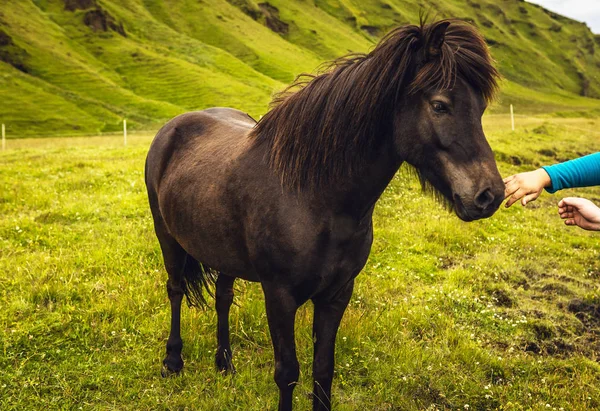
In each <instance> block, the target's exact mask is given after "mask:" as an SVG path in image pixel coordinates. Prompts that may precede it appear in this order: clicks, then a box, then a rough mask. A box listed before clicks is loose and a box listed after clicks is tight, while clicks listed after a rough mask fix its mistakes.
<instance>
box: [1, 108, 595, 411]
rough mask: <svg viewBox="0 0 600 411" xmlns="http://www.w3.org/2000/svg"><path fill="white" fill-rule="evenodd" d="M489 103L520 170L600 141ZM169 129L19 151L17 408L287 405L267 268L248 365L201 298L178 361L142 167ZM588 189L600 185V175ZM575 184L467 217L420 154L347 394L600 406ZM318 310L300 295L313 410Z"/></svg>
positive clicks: (459, 403)
mask: <svg viewBox="0 0 600 411" xmlns="http://www.w3.org/2000/svg"><path fill="white" fill-rule="evenodd" d="M484 120H485V130H486V133H487V135H488V136H489V139H490V143H491V145H492V147H493V148H494V150H495V152H496V153H497V159H498V160H499V167H500V170H501V172H502V174H503V175H507V174H509V173H513V172H517V171H521V170H530V169H531V168H533V167H536V166H538V165H540V164H545V163H550V162H553V161H559V160H562V159H565V158H572V157H574V156H577V155H581V154H585V153H588V152H592V151H598V150H599V149H600V147H599V146H598V141H599V140H598V137H599V134H598V131H597V130H598V126H599V125H600V122H599V121H598V120H594V119H583V120H582V119H556V118H555V119H544V118H539V117H538V118H518V123H517V124H518V126H519V127H518V129H517V131H516V132H514V133H513V132H510V131H506V130H507V128H508V125H509V119H508V118H507V117H506V116H497V115H492V116H486V117H485V118H484ZM150 138H151V136H149V135H147V136H142V137H136V136H132V137H131V138H130V145H129V146H128V147H127V148H123V147H121V146H120V143H121V142H120V139H119V138H114V137H110V138H109V137H98V138H81V139H70V140H67V139H62V140H61V139H47V140H43V141H41V142H40V141H33V140H24V141H14V142H12V141H10V142H9V148H10V150H7V151H5V152H2V153H0V163H1V164H2V167H0V307H2V310H1V311H0V369H2V373H0V392H1V393H2V394H1V395H0V409H3V410H11V409H15V410H21V409H41V408H50V409H55V408H61V409H72V408H79V407H82V408H83V409H119V410H124V409H131V410H134V409H184V408H185V407H189V408H190V409H199V410H207V411H208V410H214V409H220V410H264V409H274V408H275V404H276V400H277V394H276V386H275V384H274V382H273V380H272V373H273V359H272V351H271V344H270V339H269V333H268V329H267V323H266V317H265V311H264V305H263V298H262V295H261V291H260V288H259V287H258V285H256V284H250V283H246V282H243V281H238V282H237V283H236V289H237V294H236V297H235V299H236V303H237V304H238V305H236V306H234V307H233V308H232V313H231V327H232V328H231V329H232V338H233V349H234V356H235V358H234V361H235V363H236V366H237V369H238V374H237V375H236V376H235V377H234V378H231V377H224V376H220V375H218V374H217V373H216V372H215V371H214V369H213V360H212V357H213V355H214V349H215V327H216V325H215V324H216V317H215V313H214V311H213V310H209V311H208V312H202V311H199V310H190V309H187V308H185V307H184V309H183V318H184V320H183V327H182V329H183V338H184V342H185V347H184V358H185V361H186V371H185V372H184V374H183V375H182V376H181V377H180V378H172V379H161V378H160V376H159V370H160V361H161V359H162V355H163V351H164V344H165V341H166V338H167V334H168V328H167V327H168V318H169V317H168V315H169V309H168V300H167V297H166V293H165V288H164V284H165V280H166V274H165V272H164V269H163V266H162V262H161V258H160V250H159V247H158V243H157V241H156V238H155V236H154V234H153V230H152V222H151V218H150V215H149V211H148V208H147V200H146V195H145V190H144V186H143V176H142V170H143V161H144V156H145V153H146V150H147V146H148V144H149V141H150ZM17 145H19V146H17ZM40 146H41V147H40ZM17 147H20V149H16V148H17ZM516 164H518V165H516ZM561 194H564V195H568V194H570V192H565V193H561ZM577 194H579V195H583V196H587V197H588V198H592V199H594V200H595V201H597V202H598V201H600V189H598V188H589V189H582V190H579V191H577ZM558 198H560V197H559V196H550V195H547V194H544V195H542V197H541V198H540V199H539V200H538V201H537V202H535V203H532V204H531V205H530V206H529V207H528V208H526V209H524V208H521V207H520V206H515V207H513V208H511V209H509V210H500V211H498V213H497V214H496V215H495V216H494V217H492V218H491V219H487V220H484V221H479V222H474V223H469V224H467V223H463V222H460V221H459V220H458V219H457V218H456V217H455V216H453V215H450V214H448V213H447V212H445V211H444V210H442V209H441V207H440V206H439V205H437V204H435V203H434V202H433V201H432V200H431V199H429V198H424V197H423V196H422V195H421V193H420V190H419V188H418V185H417V182H416V181H414V178H412V177H409V176H408V175H407V174H406V172H404V171H401V172H400V173H399V174H398V175H397V177H396V178H394V180H393V182H392V184H391V185H390V186H389V187H388V189H387V190H386V192H385V193H384V195H383V197H382V199H381V201H380V203H379V204H378V206H377V208H376V215H375V242H374V245H373V252H372V254H371V257H370V259H369V261H368V263H367V266H366V267H365V270H364V271H363V273H361V275H360V276H359V277H358V279H357V285H356V290H355V294H354V298H353V299H352V302H351V304H350V307H349V309H348V311H347V313H346V315H345V317H344V320H343V323H342V327H341V329H340V333H339V337H338V343H337V353H336V360H337V363H336V377H335V380H334V395H335V400H334V403H335V405H336V409H338V410H357V409H367V410H398V409H402V410H423V409H430V410H433V409H465V408H464V407H465V405H466V404H468V405H469V406H470V409H475V410H484V409H504V410H521V409H522V410H525V409H527V410H528V409H534V410H542V409H544V410H546V409H548V408H547V406H546V404H549V406H550V409H555V410H559V409H561V408H562V409H565V410H575V409H576V410H594V409H598V408H599V407H600V402H599V399H600V389H599V387H600V367H599V366H598V362H597V361H598V353H599V352H600V341H599V339H598V335H599V334H598V333H599V332H600V318H599V317H598V307H600V288H599V286H598V281H599V279H600V264H599V262H600V260H599V258H598V255H599V253H600V245H599V243H598V237H597V235H594V234H592V233H586V232H584V231H582V230H578V229H569V228H567V227H565V226H564V225H563V224H562V223H561V221H560V219H559V218H558V217H557V216H556V208H555V204H556V201H557V200H558ZM594 310H596V311H595V314H594ZM311 317H312V315H311V308H310V305H307V306H305V307H304V308H303V309H302V310H300V313H299V314H298V326H297V341H298V355H299V361H300V364H301V370H302V375H301V385H300V386H299V387H298V388H297V390H296V395H297V399H296V404H297V409H299V410H304V409H309V398H308V397H307V394H308V392H309V391H310V390H311V383H310V364H311V361H312V346H311V341H312V337H311V331H310V330H311Z"/></svg>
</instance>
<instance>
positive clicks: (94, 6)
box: [65, 0, 127, 37]
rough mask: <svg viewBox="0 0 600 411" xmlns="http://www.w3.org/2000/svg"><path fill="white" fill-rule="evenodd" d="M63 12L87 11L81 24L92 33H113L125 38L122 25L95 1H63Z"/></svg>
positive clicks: (125, 34)
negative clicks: (92, 31)
mask: <svg viewBox="0 0 600 411" xmlns="http://www.w3.org/2000/svg"><path fill="white" fill-rule="evenodd" d="M65 10H68V11H76V10H88V11H87V12H85V14H84V15H83V23H84V24H85V25H86V26H88V27H89V28H91V29H92V30H94V32H98V31H100V32H107V31H109V30H110V31H114V32H115V33H119V34H120V35H121V36H123V37H127V33H125V27H123V23H121V22H119V21H117V19H115V18H114V17H113V16H112V15H111V14H110V13H109V12H108V11H107V10H105V9H103V8H102V7H101V6H100V5H99V4H98V3H97V2H96V0H65Z"/></svg>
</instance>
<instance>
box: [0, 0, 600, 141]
mask: <svg viewBox="0 0 600 411" xmlns="http://www.w3.org/2000/svg"><path fill="white" fill-rule="evenodd" d="M259 1H260V0H259ZM423 4H425V5H426V6H425V7H427V8H425V9H423V7H422V5H423ZM428 9H429V10H430V11H435V13H436V16H435V17H436V18H441V17H458V18H461V19H464V20H466V21H469V22H472V23H473V24H475V25H476V26H477V27H478V28H479V29H480V30H481V31H482V32H483V33H484V35H485V37H486V39H487V41H488V43H489V44H490V46H491V49H492V54H493V56H494V57H495V59H496V60H497V62H498V67H499V69H500V71H501V73H502V74H503V75H504V76H505V78H506V80H505V82H504V83H503V87H502V93H501V97H500V100H499V103H498V104H497V105H496V106H495V107H492V110H493V111H494V110H495V111H503V110H504V111H505V110H506V105H507V104H508V103H513V104H515V105H516V106H517V107H518V108H519V110H520V112H529V113H532V112H533V113H549V112H561V114H562V115H581V114H582V113H583V114H586V113H588V112H590V110H591V112H592V113H597V112H600V100H596V99H595V98H600V36H598V35H594V34H593V33H592V32H591V31H590V30H589V28H588V27H587V26H585V25H584V24H583V23H579V22H576V21H573V20H570V19H568V18H565V17H562V16H560V15H557V14H554V13H552V12H549V11H547V10H545V9H543V8H541V7H539V6H536V5H533V4H529V3H526V2H523V1H519V0H502V1H501V2H498V1H492V0H478V1H474V0H446V1H443V2H442V1H438V0H428V1H425V2H423V1H416V0H408V1H407V0H402V1H401V0H362V1H357V0H269V1H268V2H266V1H265V2H256V1H254V0H178V1H175V0H119V1H117V0H19V1H9V0H0V96H1V101H2V104H0V121H1V122H4V123H7V127H8V133H9V137H10V136H12V137H23V136H31V135H41V136H49V135H70V134H95V133H101V132H111V131H117V130H118V129H119V128H120V127H121V120H122V118H123V117H127V119H128V124H129V126H130V127H133V128H138V129H152V128H155V127H157V126H158V125H159V124H161V123H163V122H164V121H166V120H167V119H169V118H171V117H173V116H175V115H177V114H179V113H182V112H185V111H190V110H196V109H202V108H206V107H210V106H232V107H236V108H240V109H242V110H245V111H247V112H249V113H250V114H252V115H254V116H258V115H260V114H261V113H264V112H265V111H266V109H267V105H268V102H269V100H270V98H271V95H272V93H273V92H274V91H276V90H278V89H281V88H282V87H284V85H285V84H286V83H289V82H290V81H291V80H292V79H293V78H294V77H295V76H296V75H297V74H299V73H300V72H304V71H314V69H315V68H316V67H317V66H318V65H320V64H321V63H322V62H324V61H326V60H330V59H332V58H335V57H338V56H340V55H343V54H346V53H348V52H357V51H358V52H364V51H368V50H369V49H370V48H371V47H373V45H374V44H375V43H376V42H377V40H378V38H379V37H380V36H381V35H383V34H384V33H385V32H386V31H387V30H389V29H390V28H392V27H394V26H397V25H399V24H406V23H415V22H417V21H418V16H419V13H420V12H421V11H423V10H424V11H427V10H428ZM586 97H593V98H586ZM573 112H574V113H573Z"/></svg>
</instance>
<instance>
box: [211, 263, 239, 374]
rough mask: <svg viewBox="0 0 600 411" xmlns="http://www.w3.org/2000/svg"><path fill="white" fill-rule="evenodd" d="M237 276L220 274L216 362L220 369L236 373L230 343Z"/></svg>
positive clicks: (217, 303)
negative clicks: (234, 285)
mask: <svg viewBox="0 0 600 411" xmlns="http://www.w3.org/2000/svg"><path fill="white" fill-rule="evenodd" d="M234 281H235V277H229V276H227V275H224V274H219V277H218V278H217V286H216V291H215V307H216V309H217V353H216V355H215V363H216V365H217V369H218V370H219V371H225V372H226V373H228V372H230V373H232V374H233V373H235V367H234V366H233V363H232V362H231V356H232V352H231V346H230V345H229V309H230V308H231V304H232V303H233V282H234Z"/></svg>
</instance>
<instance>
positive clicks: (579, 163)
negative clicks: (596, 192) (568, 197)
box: [542, 153, 600, 193]
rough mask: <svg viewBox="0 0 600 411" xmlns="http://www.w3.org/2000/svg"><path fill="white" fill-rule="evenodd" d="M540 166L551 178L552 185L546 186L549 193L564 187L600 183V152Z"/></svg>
mask: <svg viewBox="0 0 600 411" xmlns="http://www.w3.org/2000/svg"><path fill="white" fill-rule="evenodd" d="M542 168H543V169H544V170H546V172H547V173H548V175H549V176H550V180H552V186H551V187H547V188H546V191H548V192H549V193H555V192H557V191H558V190H562V189H564V188H574V187H589V186H596V185H600V153H595V154H590V155H587V156H584V157H580V158H577V159H575V160H570V161H565V162H564V163H560V164H555V165H553V166H544V167H542Z"/></svg>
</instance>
